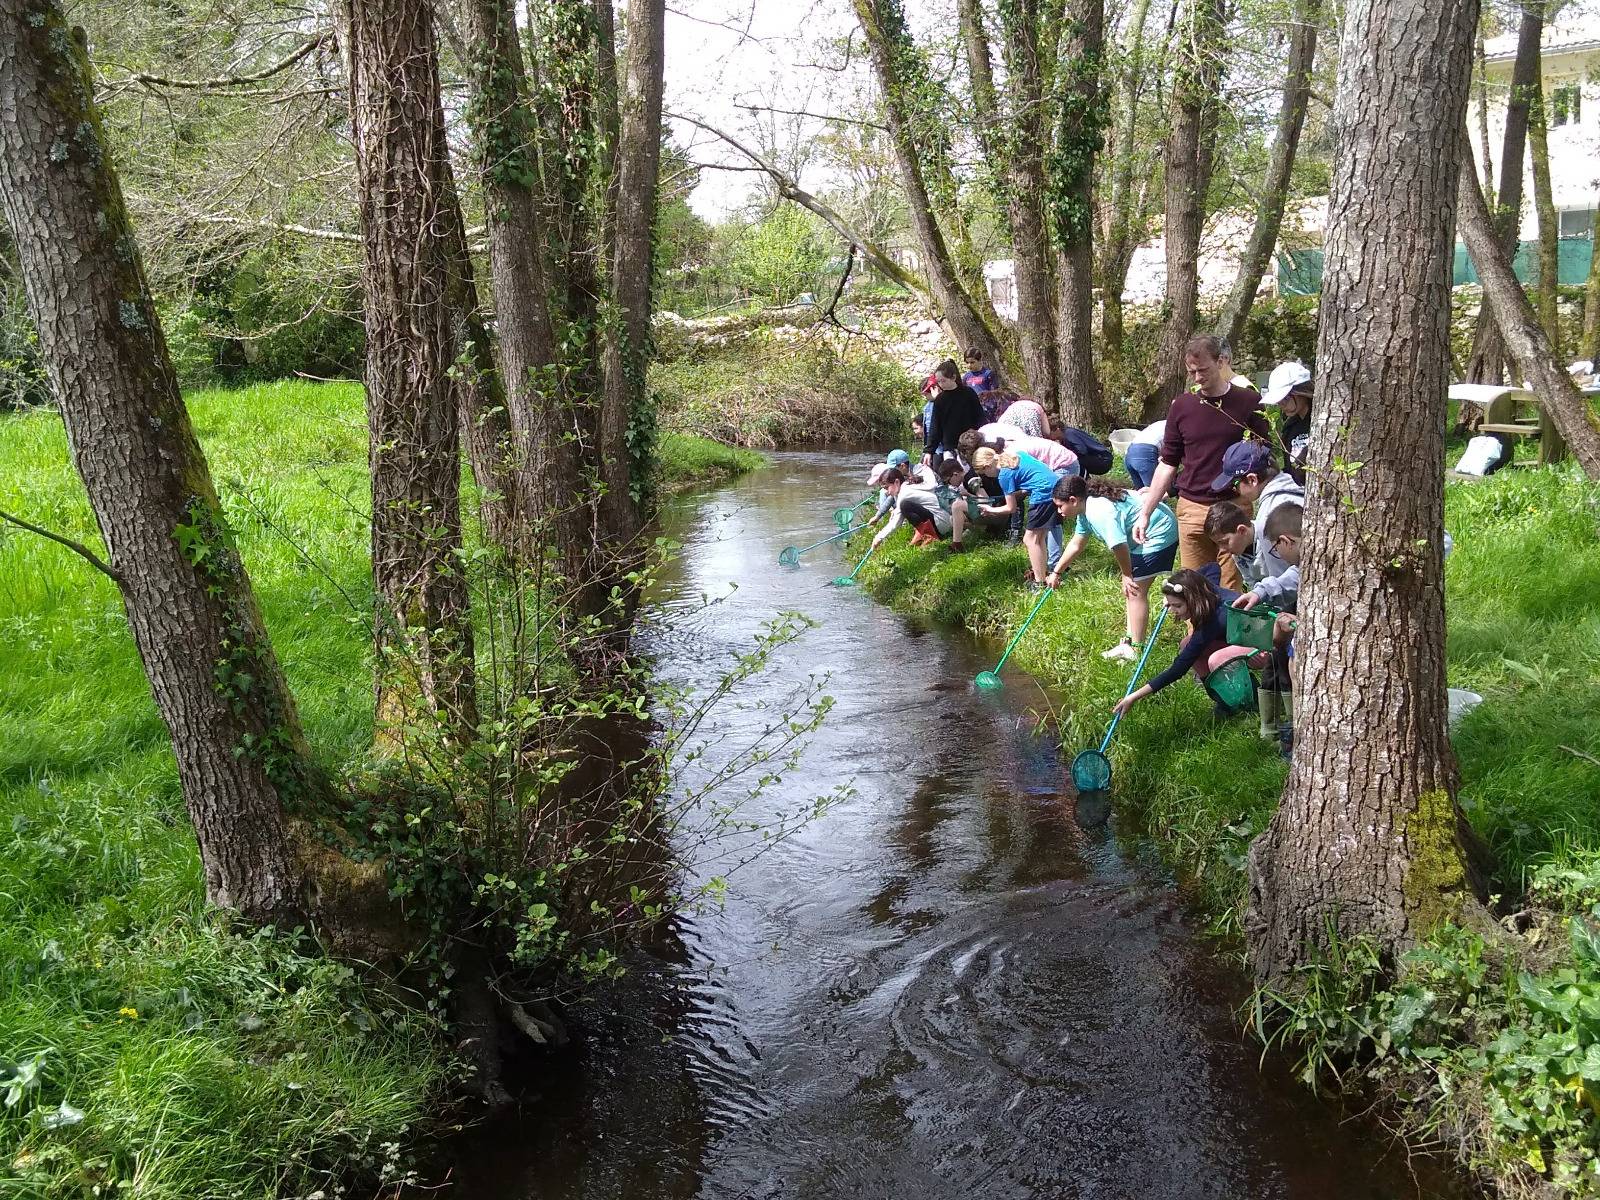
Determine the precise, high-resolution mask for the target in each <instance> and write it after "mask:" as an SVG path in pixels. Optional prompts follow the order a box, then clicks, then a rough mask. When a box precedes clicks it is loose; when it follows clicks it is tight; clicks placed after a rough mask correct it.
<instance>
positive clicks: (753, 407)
mask: <svg viewBox="0 0 1600 1200" xmlns="http://www.w3.org/2000/svg"><path fill="white" fill-rule="evenodd" d="M650 384H651V387H652V388H654V389H655V390H656V392H657V393H658V394H659V396H660V409H661V421H662V424H663V425H664V426H665V427H666V428H667V429H669V430H674V431H678V432H685V433H696V434H700V435H701V436H704V437H710V438H713V439H715V440H717V441H719V442H726V443H729V444H732V445H736V446H756V447H763V448H774V447H779V446H787V445H794V444H797V443H802V442H804V443H813V444H815V443H850V442H861V441H864V440H866V439H868V438H871V437H879V438H884V437H898V436H900V432H901V430H902V429H903V428H904V427H905V422H906V421H907V420H909V419H910V414H911V411H912V409H913V408H915V407H916V405H917V397H916V389H915V388H914V387H913V386H912V385H911V382H910V380H909V379H907V377H906V374H905V372H904V371H902V370H901V369H900V368H899V367H897V366H895V365H894V364H892V363H886V362H884V361H883V360H882V359H881V358H879V357H877V356H876V355H872V354H864V353H859V352H856V353H846V354H837V353H835V352H834V351H832V350H831V349H830V348H829V347H828V346H827V345H826V344H824V343H820V342H810V341H796V340H783V339H781V338H779V337H777V336H775V335H774V334H773V333H770V332H768V331H766V330H760V329H758V330H756V331H754V332H752V333H750V334H748V335H745V336H741V337H738V338H737V339H735V340H731V341H729V342H727V343H726V344H724V345H720V346H715V347H709V346H708V347H704V348H701V349H694V350H689V351H688V352H686V353H684V354H683V355H682V356H681V357H678V358H675V359H673V360H672V361H670V362H658V363H656V364H655V366H654V367H653V368H652V369H651V373H650Z"/></svg>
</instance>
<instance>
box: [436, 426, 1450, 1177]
mask: <svg viewBox="0 0 1600 1200" xmlns="http://www.w3.org/2000/svg"><path fill="white" fill-rule="evenodd" d="M774 457H775V461H774V464H773V466H772V467H770V468H769V469H767V470H764V471H760V472H757V473H756V474H754V475H751V476H748V477H746V478H745V479H742V480H740V481H738V482H735V483H733V484H731V485H729V486H727V487H723V488H721V489H719V490H717V491H715V492H712V493H710V494H708V495H705V496H702V497H697V498H695V499H694V500H693V501H692V502H689V503H686V504H685V505H684V506H683V508H682V510H681V511H680V512H679V513H678V514H677V518H676V533H677V536H678V537H679V538H680V539H681V540H682V541H683V542H684V545H685V549H684V554H683V557H682V560H681V562H680V563H679V565H678V567H677V568H676V570H675V572H674V574H673V578H671V579H670V580H669V581H668V583H667V585H666V587H665V588H664V589H663V591H664V598H663V599H661V600H660V601H659V603H658V605H657V608H656V611H655V616H654V619H653V621H652V627H651V632H650V634H649V644H650V645H651V647H652V649H653V651H654V652H655V654H656V655H657V656H658V659H659V663H660V670H661V672H662V673H663V675H664V676H665V678H667V679H668V680H671V681H673V682H677V683H684V684H688V685H690V686H691V687H694V686H700V687H711V686H714V684H715V683H716V681H717V680H718V679H719V678H720V677H721V675H722V673H723V672H724V671H725V670H726V669H727V667H728V665H729V663H730V661H731V658H732V656H733V655H734V654H736V653H739V652H742V651H745V650H747V649H748V648H749V646H750V645H751V641H752V638H753V636H754V635H755V634H756V632H757V630H758V629H759V628H760V626H761V625H762V623H763V622H765V621H766V620H768V619H769V618H770V617H771V616H772V614H773V613H774V611H775V610H780V609H794V610H798V611H800V612H803V613H805V614H807V615H808V616H810V617H811V618H813V619H814V620H816V621H817V622H819V624H818V625H817V627H816V628H813V629H811V630H809V631H808V632H806V633H805V634H804V635H803V636H802V637H801V638H800V639H799V640H798V641H796V642H795V643H793V644H791V645H790V646H788V647H786V648H785V649H784V650H782V651H781V652H780V653H779V655H778V659H777V662H776V663H775V664H774V666H773V669H772V670H770V671H769V672H767V673H765V674H764V675H762V676H760V677H758V678H757V679H755V680H752V681H750V682H749V683H747V684H746V685H744V686H743V687H742V688H741V689H740V690H739V691H738V692H737V693H736V694H735V695H734V696H732V697H731V698H730V699H729V700H728V701H727V702H726V703H724V704H723V705H722V706H721V707H720V708H719V709H718V711H717V712H716V714H715V715H714V717H713V720H712V723H711V724H712V728H711V729H710V730H709V731H708V732H709V733H710V734H711V735H712V736H715V737H726V738H728V739H730V740H731V741H734V742H737V741H738V740H739V739H740V738H742V737H748V736H749V735H750V733H751V732H752V731H753V730H756V729H759V728H760V726H761V725H762V724H763V723H764V722H765V721H766V720H768V719H770V718H771V716H773V715H775V713H776V711H777V710H778V706H779V705H781V704H782V703H783V701H784V699H785V698H786V697H787V696H788V695H789V694H790V693H791V691H792V689H793V687H794V684H795V682H796V681H797V680H798V679H801V678H803V677H804V676H805V675H806V674H808V673H816V674H826V675H831V683H830V684H829V687H828V692H829V694H831V695H833V696H834V697H836V699H837V706H836V707H835V709H834V711H833V712H832V713H831V714H830V716H829V717H828V719H827V722H826V724H825V726H824V727H823V729H822V730H821V731H820V732H819V733H818V734H816V735H815V736H814V737H813V738H812V740H811V742H810V744H809V747H808V749H807V751H806V753H805V758H804V764H803V769H802V770H800V771H798V772H795V773H793V774H791V775H790V776H788V777H787V778H786V779H785V780H784V782H783V783H782V785H781V786H780V787H778V788H777V789H775V790H774V792H773V793H771V794H770V795H769V796H766V797H764V798H763V800H762V802H761V803H762V804H770V805H772V806H774V807H780V806H781V807H792V806H793V805H794V804H795V803H797V802H798V801H800V800H803V799H804V798H805V797H807V796H812V795H816V794H818V793H819V792H821V791H825V790H826V789H827V788H828V787H830V786H831V785H833V784H835V783H837V782H842V781H853V782H854V786H855V794H854V796H853V797H852V798H850V799H849V800H847V801H846V802H844V803H842V804H840V805H838V806H836V807H834V808H832V809H831V810H830V811H828V812H827V813H826V814H825V815H824V816H822V817H821V818H820V819H818V820H816V821H815V822H813V823H812V824H810V825H809V826H807V827H806V828H805V829H804V830H803V831H802V832H801V833H800V834H799V835H797V836H796V837H794V838H793V839H791V840H788V841H786V842H784V843H782V844H780V845H779V846H777V847H776V848H775V849H773V850H772V851H771V852H769V853H768V854H767V855H766V856H764V857H762V858H761V859H759V860H758V861H756V862H755V863H753V864H752V865H751V866H749V867H747V868H745V869H744V870H742V871H740V872H738V873H736V874H735V875H734V876H733V877H732V879H731V880H730V893H729V895H728V897H727V900H726V903H725V904H724V905H723V906H721V907H720V908H718V909H716V910H715V911H713V912H710V913H700V914H695V915H692V916H687V917H684V918H682V919H680V920H679V921H678V922H677V923H676V924H675V926H674V928H673V929H672V930H671V931H670V933H669V935H668V936H667V937H666V938H664V939H663V940H662V944H661V945H659V946H658V947H656V949H655V950H654V951H652V952H651V953H649V954H647V955H641V956H639V961H636V962H634V963H633V964H632V970H631V971H630V973H629V974H628V976H627V977H626V979H625V980H624V981H623V982H622V983H621V984H619V985H617V986H616V987H615V988H613V989H611V990H610V991H608V993H607V994H606V995H604V996H602V997H600V998H598V999H597V1000H596V1001H595V1002H593V1003H589V1004H585V1005H583V1006H581V1007H580V1008H578V1009H577V1010H576V1012H575V1013H574V1021H575V1024H576V1026H577V1032H578V1035H579V1036H578V1039H577V1041H576V1044H575V1048H574V1049H573V1050H571V1051H570V1052H568V1053H567V1054H566V1055H565V1056H564V1057H561V1058H558V1059H556V1060H555V1061H553V1062H551V1063H549V1064H546V1065H544V1066H542V1067H541V1068H540V1070H541V1071H543V1072H545V1074H544V1076H543V1078H541V1079H539V1080H538V1081H536V1085H535V1088H534V1091H533V1094H532V1095H530V1097H529V1098H528V1099H527V1101H526V1102H525V1104H524V1105H523V1107H522V1109H521V1111H520V1112H519V1113H517V1114H515V1115H513V1116H512V1117H509V1118H506V1119H503V1120H499V1121H496V1122H494V1123H492V1124H490V1125H488V1126H485V1127H482V1128H480V1129H478V1130H476V1131H474V1132H473V1133H471V1134H469V1135H468V1136H467V1138H466V1139H465V1141H464V1144H463V1151H464V1152H463V1154H462V1157H461V1161H460V1165H459V1167H458V1169H457V1171H456V1173H455V1182H456V1183H457V1185H458V1189H459V1190H458V1191H457V1193H456V1194H459V1195H466V1196H472V1197H475V1198H476V1197H486V1198H490V1200H580V1198H581V1200H644V1198H650V1200H657V1198H680V1197H682V1198H687V1197H704V1198H708V1200H712V1198H715V1200H722V1198H727V1200H734V1198H749V1200H767V1198H777V1197H784V1198H790V1200H812V1198H818V1200H821V1198H830V1200H831V1198H835V1197H840V1198H842V1197H872V1198H876V1197H886V1198H890V1197H892V1198H899V1197H905V1198H915V1200H936V1198H944V1197H952V1198H953V1197H982V1198H989V1197H993V1198H996V1200H1010V1198H1017V1200H1022V1198H1030V1197H1039V1198H1058V1197H1059V1198H1074V1197H1083V1198H1089V1197H1096V1198H1100V1197H1105V1198H1112V1197H1130V1198H1131V1197H1151V1198H1164V1197H1174V1198H1179V1197H1181V1198H1188V1197H1196V1198H1200V1197H1218V1198H1223V1197H1226V1198H1230V1200H1231V1198H1243V1197H1249V1198H1256V1197H1283V1198H1296V1200H1299V1198H1329V1200H1332V1198H1335V1197H1338V1198H1363V1197H1372V1198H1378V1197H1382V1198H1386V1200H1387V1198H1400V1197H1442V1196H1448V1195H1457V1194H1458V1193H1457V1191H1456V1190H1455V1187H1454V1186H1453V1185H1452V1184H1450V1183H1449V1182H1448V1181H1447V1180H1446V1179H1445V1178H1444V1177H1443V1176H1442V1175H1441V1173H1440V1172H1438V1171H1436V1170H1432V1169H1429V1168H1427V1167H1426V1166H1422V1167H1417V1168H1416V1170H1415V1173H1414V1171H1413V1168H1412V1167H1409V1166H1408V1165H1407V1163H1406V1161H1405V1156H1404V1154H1403V1153H1402V1152H1400V1151H1399V1150H1397V1149H1395V1148H1394V1147H1393V1146H1392V1145H1391V1144H1390V1142H1389V1141H1388V1139H1387V1138H1386V1136H1385V1135H1383V1134H1382V1133H1381V1132H1379V1131H1378V1130H1377V1129H1375V1128H1374V1127H1373V1126H1372V1125H1371V1124H1370V1123H1368V1122H1365V1121H1361V1120H1353V1119H1351V1118H1349V1117H1348V1115H1347V1114H1344V1113H1342V1112H1341V1111H1340V1110H1338V1109H1336V1108H1334V1107H1331V1106H1329V1105H1327V1104H1325V1103H1322V1102H1320V1101H1318V1100H1317V1099H1315V1098H1314V1097H1313V1096H1311V1095H1310V1094H1309V1093H1308V1092H1306V1091H1305V1090H1304V1089H1302V1088H1301V1087H1300V1086H1298V1085H1297V1084H1296V1083H1294V1082H1293V1080H1292V1079H1290V1078H1289V1077H1288V1074H1287V1072H1286V1070H1285V1069H1284V1067H1283V1066H1282V1064H1280V1063H1277V1062H1275V1061H1273V1060H1271V1059H1269V1060H1268V1061H1267V1062H1266V1063H1265V1064H1263V1063H1262V1062H1261V1056H1260V1051H1259V1047H1257V1046H1256V1045H1254V1044H1253V1043H1250V1042H1249V1041H1248V1040H1247V1039H1246V1037H1245V1036H1244V1035H1243V1034H1242V1033H1241V1032H1240V1031H1239V1025H1238V1021H1237V1019H1236V1017H1235V1011H1236V1009H1237V1006H1238V1005H1239V1003H1240V1002H1241V1000H1242V999H1243V997H1244V995H1245V992H1246V983H1245V980H1244V979H1243V977H1242V976H1241V975H1240V974H1239V973H1238V972H1237V970H1235V969H1234V968H1233V967H1232V966H1231V965H1230V964H1229V963H1228V962H1226V961H1225V960H1224V959H1222V958H1221V957H1219V953H1220V952H1219V951H1218V949H1217V947H1216V946H1215V945H1214V944H1210V943H1208V942H1207V941H1205V940H1204V939H1203V938H1202V937H1201V936H1200V935H1199V934H1198V933H1197V932H1196V931H1195V929H1194V927H1193V925H1192V923H1191V921H1190V919H1189V918H1188V916H1187V915H1186V913H1185V911H1184V908H1183V905H1182V902H1181V900H1180V898H1179V896H1178V895H1177V893H1176V892H1175V890H1174V888H1173V887H1172V885H1171V881H1170V880H1169V879H1168V878H1166V877H1165V876H1164V875H1163V874H1162V873H1161V872H1160V871H1159V870H1158V869H1157V868H1155V867H1153V866H1152V865H1150V864H1149V863H1148V862H1146V861H1143V860H1142V859H1141V857H1140V856H1139V855H1138V854H1137V853H1136V851H1135V850H1132V849H1129V848H1128V844H1126V843H1123V844H1119V842H1118V840H1117V839H1115V838H1114V837H1113V836H1112V834H1111V833H1110V832H1109V831H1108V829H1107V828H1106V826H1105V825H1104V824H1103V823H1099V824H1096V823H1093V822H1090V821H1087V820H1080V814H1078V813H1077V812H1076V811H1075V805H1074V801H1073V797H1072V795H1071V790H1070V780H1069V778H1068V775H1067V762H1068V760H1067V758H1066V757H1065V756H1064V755H1063V754H1062V752H1061V751H1060V749H1059V747H1058V746H1057V745H1056V742H1055V739H1054V738H1053V736H1052V735H1051V734H1050V732H1049V730H1048V729H1045V730H1042V731H1041V730H1039V729H1038V721H1037V714H1038V713H1039V712H1044V711H1048V700H1047V697H1046V696H1045V695H1044V693H1043V692H1042V691H1041V689H1040V688H1039V687H1038V686H1037V685H1036V684H1034V683H1033V682H1032V681H1030V680H1029V679H1028V678H1027V677H1026V676H1025V675H1021V674H1013V673H1010V672H1009V670H1008V673H1007V675H1006V687H1005V688H1004V690H1003V691H1001V692H999V693H995V694H992V695H989V694H979V693H976V692H975V691H974V690H973V689H972V688H971V686H970V683H971V680H972V677H973V675H974V674H976V673H977V672H978V671H979V670H982V669H983V668H984V667H986V666H988V665H991V664H992V659H993V656H994V654H995V652H996V648H995V647H993V646H987V645H980V644H978V643H977V642H975V641H973V640H972V639H969V638H966V637H964V636H961V635H959V634H956V633H952V632H950V631H944V630H929V629H927V628H925V627H923V626H919V625H918V624H917V623H915V622H910V621H907V620H906V619H904V618H902V617H900V616H897V615H895V614H893V613H891V612H889V611H887V610H886V609H884V608H883V607H881V606H879V605H877V604H875V603H873V601H872V600H870V599H869V598H868V597H867V596H865V595H862V594H860V593H859V591H857V590H855V589H838V588H830V587H827V586H825V584H826V582H827V581H828V580H829V579H831V578H833V577H834V576H835V575H838V574H840V573H841V564H842V562H843V560H842V558H841V555H840V553H839V552H838V551H837V549H835V548H834V547H824V548H823V549H821V550H817V551H813V552H812V553H810V554H807V555H806V556H805V557H804V558H803V559H802V565H801V566H800V567H798V568H794V569H784V568H780V567H777V566H776V565H775V559H776V556H777V553H778V551H779V550H780V549H781V548H782V547H783V546H785V545H787V544H799V545H804V544H805V543H807V542H810V541H814V540H816V539H817V538H820V537H824V536H826V535H827V533H829V532H830V530H829V529H827V528H826V527H825V526H826V523H827V521H828V519H829V516H830V514H831V512H832V510H833V508H834V507H835V506H836V505H837V504H839V503H844V502H848V500H850V499H853V498H855V497H859V496H860V495H861V494H862V493H863V491H864V489H863V487H862V483H861V481H862V480H863V479H864V478H865V477H866V468H867V466H868V464H869V462H870V460H869V459H866V458H863V457H860V456H844V457H840V456H813V455H805V454H780V455H777V456H774ZM819 526H821V527H822V528H819ZM733 585H737V589H736V590H734V591H732V593H731V595H730V588H731V587H732V586H733ZM702 595H709V596H711V597H713V598H716V597H724V596H726V597H728V598H727V599H725V600H722V601H721V602H720V603H716V604H712V605H710V606H705V605H704V604H703V603H702V602H701V600H700V597H701V596H702ZM1114 616H1115V614H1107V629H1108V636H1110V634H1111V633H1112V632H1114V626H1115V625H1116V621H1115V620H1114V619H1113V618H1114ZM691 774H692V772H691ZM704 869H705V870H707V871H708V873H715V871H716V870H717V869H720V868H716V867H713V866H711V865H710V864H707V865H706V867H705V868H704Z"/></svg>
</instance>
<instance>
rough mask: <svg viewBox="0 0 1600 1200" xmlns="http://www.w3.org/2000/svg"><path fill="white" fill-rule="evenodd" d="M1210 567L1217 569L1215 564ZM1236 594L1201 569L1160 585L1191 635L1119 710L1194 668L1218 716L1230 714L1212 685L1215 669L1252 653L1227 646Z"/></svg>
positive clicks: (1174, 576)
mask: <svg viewBox="0 0 1600 1200" xmlns="http://www.w3.org/2000/svg"><path fill="white" fill-rule="evenodd" d="M1211 569H1213V570H1214V569H1215V566H1214V564H1213V565H1212V568H1211ZM1233 595H1234V594H1233V593H1232V592H1230V591H1228V590H1227V589H1225V588H1219V587H1218V586H1217V584H1215V583H1214V582H1212V580H1211V578H1210V577H1208V576H1207V575H1204V574H1202V573H1201V572H1200V571H1195V570H1183V571H1175V572H1174V573H1173V574H1172V575H1171V576H1170V577H1168V579H1167V581H1166V582H1165V583H1163V584H1162V585H1161V599H1162V600H1163V601H1164V602H1165V604H1166V606H1167V611H1168V612H1169V613H1171V614H1172V615H1173V616H1174V617H1177V618H1178V620H1180V621H1186V622H1188V625H1189V635H1188V637H1186V638H1184V639H1183V645H1182V646H1181V647H1180V648H1179V650H1178V657H1177V658H1175V659H1173V660H1172V665H1171V666H1169V667H1168V668H1167V669H1166V670H1165V671H1162V672H1161V673H1160V674H1159V675H1156V676H1155V677H1154V678H1153V679H1151V680H1150V682H1149V683H1146V684H1143V685H1141V686H1140V687H1139V688H1138V689H1137V690H1136V691H1134V692H1132V693H1130V694H1129V695H1127V696H1124V697H1123V698H1122V699H1121V700H1119V701H1117V704H1116V711H1117V712H1119V713H1126V712H1127V711H1128V710H1129V709H1130V708H1132V707H1133V706H1134V705H1135V704H1137V703H1139V701H1141V700H1143V699H1144V698H1145V697H1146V696H1153V695H1155V694H1156V693H1157V692H1159V691H1160V690H1161V689H1162V688H1164V687H1166V686H1167V685H1168V684H1172V683H1176V682H1177V681H1178V680H1179V679H1181V678H1182V677H1183V673H1184V672H1185V671H1189V670H1193V671H1194V673H1195V678H1197V679H1198V680H1199V681H1200V684H1201V686H1202V687H1204V688H1205V689H1206V693H1207V695H1210V696H1211V698H1212V699H1213V700H1214V701H1215V702H1216V712H1217V715H1218V716H1228V715H1230V714H1231V712H1232V711H1233V710H1232V709H1231V708H1230V707H1229V706H1228V705H1227V704H1225V703H1224V702H1223V701H1222V699H1221V698H1220V697H1218V696H1217V695H1216V693H1215V691H1214V690H1213V689H1212V687H1211V686H1210V683H1209V680H1210V676H1211V674H1212V672H1214V671H1216V670H1218V669H1219V668H1221V667H1222V665H1223V664H1224V663H1227V662H1231V661H1232V660H1233V659H1236V658H1244V657H1247V656H1249V655H1250V654H1251V651H1250V649H1249V648H1248V647H1245V646H1230V645H1228V624H1227V613H1226V607H1225V605H1226V601H1228V600H1231V599H1232V598H1233Z"/></svg>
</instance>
